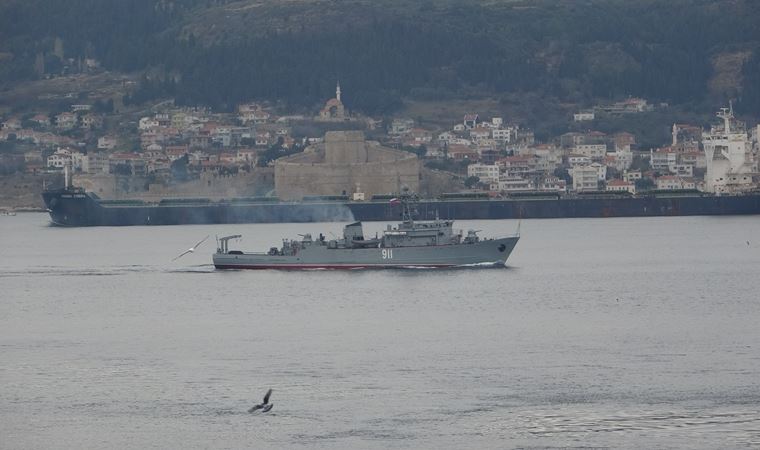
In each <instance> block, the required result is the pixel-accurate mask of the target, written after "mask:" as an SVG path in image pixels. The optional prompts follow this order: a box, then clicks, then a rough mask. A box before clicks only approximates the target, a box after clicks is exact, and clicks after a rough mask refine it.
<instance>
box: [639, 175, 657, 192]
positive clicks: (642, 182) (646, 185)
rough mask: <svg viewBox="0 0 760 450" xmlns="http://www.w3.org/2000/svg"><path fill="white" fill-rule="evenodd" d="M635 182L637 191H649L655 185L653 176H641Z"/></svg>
mask: <svg viewBox="0 0 760 450" xmlns="http://www.w3.org/2000/svg"><path fill="white" fill-rule="evenodd" d="M634 184H635V185H636V192H644V191H648V190H650V189H652V188H654V186H655V184H654V181H652V179H651V178H639V179H638V180H636V181H635V182H634Z"/></svg>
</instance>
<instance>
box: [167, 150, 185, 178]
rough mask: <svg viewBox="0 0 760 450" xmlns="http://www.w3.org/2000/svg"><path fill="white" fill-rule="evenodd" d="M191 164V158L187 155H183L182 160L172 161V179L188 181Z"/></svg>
mask: <svg viewBox="0 0 760 450" xmlns="http://www.w3.org/2000/svg"><path fill="white" fill-rule="evenodd" d="M189 162H190V157H188V156H187V153H185V154H184V155H182V157H181V158H177V159H175V160H174V161H172V164H171V172H172V177H173V178H174V179H175V180H177V181H187V179H188V174H187V165H188V163H189Z"/></svg>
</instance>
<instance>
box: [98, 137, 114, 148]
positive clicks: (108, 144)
mask: <svg viewBox="0 0 760 450" xmlns="http://www.w3.org/2000/svg"><path fill="white" fill-rule="evenodd" d="M115 147H116V138H115V137H111V136H103V137H101V138H98V148H99V149H100V150H112V149H114V148H115Z"/></svg>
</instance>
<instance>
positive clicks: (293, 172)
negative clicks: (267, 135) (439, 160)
mask: <svg viewBox="0 0 760 450" xmlns="http://www.w3.org/2000/svg"><path fill="white" fill-rule="evenodd" d="M324 149H325V151H324V159H323V160H321V161H315V160H314V157H315V156H319V155H320V153H321V152H320V150H321V149H319V148H317V149H316V150H314V151H311V152H310V153H309V155H308V156H299V155H294V156H293V157H291V158H283V159H281V160H277V161H276V162H275V190H276V192H277V196H278V197H280V198H281V199H283V200H300V199H301V198H303V197H304V196H307V195H342V194H344V193H345V194H348V195H350V194H351V193H353V192H355V191H356V187H357V184H358V185H359V187H360V190H361V192H364V193H365V195H366V196H367V198H369V197H371V196H372V195H375V194H389V193H393V192H399V191H400V188H401V186H408V187H409V188H410V189H411V190H413V191H415V192H417V191H419V187H420V162H419V160H418V159H417V157H416V156H415V155H413V154H411V153H406V152H402V151H398V150H394V149H389V148H383V147H380V146H379V145H378V144H376V143H371V142H366V141H364V134H363V133H362V132H360V131H359V132H350V131H349V132H330V133H327V135H326V136H325V147H324Z"/></svg>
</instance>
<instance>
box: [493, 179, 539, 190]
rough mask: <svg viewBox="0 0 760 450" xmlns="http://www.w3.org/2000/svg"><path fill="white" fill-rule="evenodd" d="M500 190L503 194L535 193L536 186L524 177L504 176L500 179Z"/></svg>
mask: <svg viewBox="0 0 760 450" xmlns="http://www.w3.org/2000/svg"><path fill="white" fill-rule="evenodd" d="M499 190H500V191H502V192H524V191H534V190H535V186H534V185H533V182H532V181H530V180H526V179H524V178H522V177H518V176H510V175H502V176H501V177H500V178H499Z"/></svg>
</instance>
